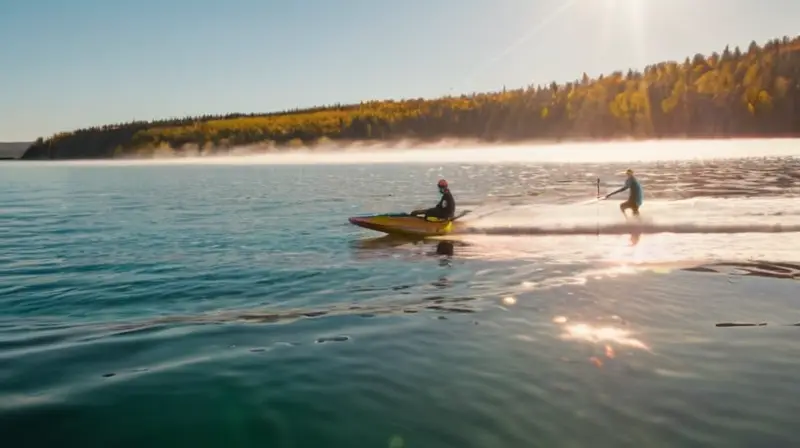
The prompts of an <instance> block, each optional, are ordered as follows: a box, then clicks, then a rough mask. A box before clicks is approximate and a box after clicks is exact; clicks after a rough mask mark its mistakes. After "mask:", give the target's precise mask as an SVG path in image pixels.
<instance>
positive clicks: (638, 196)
mask: <svg viewBox="0 0 800 448" xmlns="http://www.w3.org/2000/svg"><path fill="white" fill-rule="evenodd" d="M625 174H626V175H627V176H628V178H627V179H625V185H623V186H622V188H620V189H619V190H616V191H612V192H611V193H609V194H607V195H606V197H605V198H606V199H608V198H609V197H611V196H613V195H615V194H617V193H621V192H623V191H625V190H628V189H630V191H631V192H630V195H629V196H628V200H627V201H625V202H623V203H621V204H620V205H619V209H620V211H621V212H622V214H623V215H625V217H626V218H627V217H628V214H627V213H626V212H625V211H626V210H627V209H631V210H632V211H633V216H639V207H641V206H642V202H643V201H644V190H643V189H642V184H640V183H639V180H638V179H636V177H635V176H634V175H633V170H631V169H629V170H627V171H625Z"/></svg>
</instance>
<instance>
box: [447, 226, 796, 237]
mask: <svg viewBox="0 0 800 448" xmlns="http://www.w3.org/2000/svg"><path fill="white" fill-rule="evenodd" d="M789 232H800V224H788V225H784V224H757V223H749V224H713V225H708V224H706V225H703V224H693V223H680V224H678V223H675V224H672V223H670V224H655V223H641V224H634V223H622V224H595V225H573V226H557V225H554V226H530V227H528V226H491V227H489V226H487V227H464V228H462V229H459V230H458V231H457V232H453V233H454V234H464V235H554V236H555V235H598V234H599V235H628V234H638V235H641V234H656V233H683V234H719V233H728V234H730V233H789Z"/></svg>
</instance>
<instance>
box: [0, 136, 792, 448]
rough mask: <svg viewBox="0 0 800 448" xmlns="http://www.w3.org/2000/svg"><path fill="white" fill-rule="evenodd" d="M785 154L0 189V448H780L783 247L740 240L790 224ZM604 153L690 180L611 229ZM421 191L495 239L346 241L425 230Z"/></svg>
mask: <svg viewBox="0 0 800 448" xmlns="http://www.w3.org/2000/svg"><path fill="white" fill-rule="evenodd" d="M797 147H798V145H797V143H796V142H794V141H791V140H783V141H770V142H763V141H753V142H742V141H726V142H691V143H680V144H679V143H674V142H660V143H644V144H626V145H619V146H615V145H614V144H608V145H604V146H589V145H584V146H579V145H576V146H574V147H571V148H570V147H563V146H562V147H542V148H528V149H519V148H517V149H509V148H482V149H481V150H480V152H479V151H477V150H476V151H474V152H472V153H470V152H469V151H471V150H470V149H469V148H467V149H463V148H462V149H455V150H445V149H441V150H430V149H429V150H426V151H425V152H408V153H403V152H397V151H391V150H388V149H384V150H382V151H383V152H381V155H377V153H364V152H360V153H355V152H354V153H349V154H346V155H341V154H340V155H338V156H337V157H338V159H337V160H336V161H335V163H332V164H329V165H320V164H317V165H313V164H312V162H317V163H319V162H320V161H324V160H327V161H331V159H330V157H332V156H328V155H315V156H314V157H310V156H309V155H308V154H307V155H305V156H304V157H310V158H309V159H307V160H304V162H305V163H303V164H301V165H299V166H286V165H285V164H284V162H286V163H288V162H287V161H288V160H292V159H291V158H292V157H295V158H298V157H299V156H297V155H287V156H280V155H276V156H273V155H270V156H261V157H230V158H224V159H211V158H206V159H182V160H171V161H157V162H145V161H135V162H131V161H124V162H107V161H102V162H100V161H97V162H65V163H61V162H56V163H41V162H32V163H27V162H25V163H22V162H18V163H9V164H3V165H0V187H2V191H3V193H4V194H3V195H2V196H0V212H1V213H0V226H1V227H2V229H3V232H2V233H1V234H0V278H2V280H3V281H2V283H1V284H0V429H2V434H3V435H4V439H3V441H4V442H6V443H7V444H8V445H9V446H53V445H89V446H136V447H140V446H170V447H174V446H256V445H258V446H320V445H332V446H387V445H391V444H394V445H391V446H400V445H401V444H402V445H403V446H418V447H442V446H464V447H471V446H475V447H485V446H519V447H523V446H524V447H530V446H614V447H619V446H636V447H638V446H700V445H713V446H789V445H791V443H793V440H794V428H795V417H794V416H795V415H797V414H798V412H799V411H800V405H798V404H797V400H795V399H794V398H793V397H794V390H795V384H796V381H795V377H796V371H797V368H798V367H800V366H799V365H798V362H797V359H800V358H799V357H798V355H800V349H798V348H797V344H796V337H797V331H798V327H794V326H790V325H792V324H794V323H796V322H797V321H800V316H796V315H793V314H792V313H793V312H794V310H796V308H797V307H796V301H797V298H798V297H800V294H798V293H799V292H800V287H798V285H799V284H798V282H797V279H799V278H800V264H798V262H800V254H799V252H798V247H800V244H797V243H798V242H800V233H797V232H790V231H784V232H781V233H754V231H755V230H758V228H757V226H761V227H764V228H773V227H774V226H781V227H782V229H784V230H787V229H788V230H791V226H795V225H798V224H800V208H798V205H797V203H798V202H797V198H798V196H800V191H798V188H797V187H798V185H797V182H798V180H800V167H799V166H798V159H797V158H796V156H797V155H798V153H800V151H798V150H797V149H796V148H797ZM615 148H616V149H615ZM609 149H615V151H619V152H618V153H615V152H613V151H612V152H611V153H609V152H608V150H609ZM487 151H491V156H487ZM626 151H627V154H632V153H635V154H636V156H637V158H639V159H647V158H651V159H652V158H653V157H651V155H652V154H654V153H661V154H669V155H670V156H671V157H672V156H673V155H676V154H677V155H678V156H679V155H680V153H681V152H683V153H685V155H686V157H685V158H683V160H678V161H650V162H645V161H642V162H635V163H634V162H631V165H630V166H632V167H633V168H634V169H635V170H636V172H637V176H639V178H640V180H642V182H643V184H644V186H645V188H646V202H645V206H644V207H643V208H642V213H643V220H644V222H645V225H646V226H649V227H648V228H647V229H648V231H646V232H638V233H637V232H629V230H630V229H627V228H620V227H619V226H620V224H621V223H622V221H623V218H622V216H621V214H620V212H619V210H618V209H617V204H618V202H619V200H622V199H624V196H623V197H620V198H619V200H617V198H614V199H613V200H610V201H603V202H598V203H592V202H591V200H592V199H594V198H595V196H596V184H595V182H596V179H597V178H598V177H599V178H600V179H601V188H602V191H603V192H606V191H611V190H613V189H615V188H616V187H618V186H619V185H621V182H622V179H623V177H622V176H621V175H620V173H621V172H622V171H624V169H625V168H627V167H629V165H628V163H627V162H626V163H599V162H598V161H597V160H599V159H600V158H601V157H602V156H603V155H604V154H607V155H609V157H610V158H612V159H613V158H615V157H616V158H617V159H618V160H624V157H623V155H624V154H625V153H626ZM768 152H773V154H770V157H768V158H764V157H759V158H755V159H736V160H723V159H721V158H720V156H721V155H723V154H736V155H741V154H749V155H753V154H760V155H766V154H767V153H768ZM775 152H778V153H779V152H783V154H775ZM469 154H473V155H472V156H470V155H469ZM620 154H622V155H620ZM418 155H420V156H421V159H424V160H414V161H413V162H414V163H405V164H396V163H389V162H391V161H392V160H394V161H406V162H411V160H410V158H411V157H417V156H418ZM578 155H580V156H581V158H579V160H580V161H582V163H579V164H571V163H566V162H564V160H563V159H565V158H569V157H577V156H578ZM373 156H374V157H376V158H378V159H380V160H379V161H381V162H385V163H381V164H370V163H369V161H370V160H371V159H370V157H373ZM498 156H499V157H498ZM778 156H782V157H778ZM437 157H438V158H439V159H438V161H436V162H434V160H437V159H436V158H437ZM469 157H474V159H473V160H472V162H470V159H469ZM504 157H505V159H507V160H511V159H515V160H514V162H513V163H505V162H502V161H503V160H504V159H503V158H504ZM698 157H700V158H698ZM559 158H560V159H561V161H558V159H559ZM592 158H595V159H596V160H595V161H592ZM661 158H662V159H663V158H664V157H663V156H662V157H661ZM487 159H491V160H490V161H487ZM297 161H298V160H296V159H295V162H297ZM476 161H480V162H481V163H473V162H476ZM547 161H549V162H547ZM576 161H577V160H576ZM276 162H277V163H276ZM486 162H489V163H486ZM546 162H547V163H546ZM344 163H346V165H345V164H344ZM442 176H443V177H446V178H447V179H448V180H449V181H450V183H451V185H452V188H453V191H454V193H455V194H456V198H457V201H458V204H459V207H462V208H470V209H473V213H472V214H471V216H472V217H473V218H474V219H472V220H468V223H469V226H470V228H472V229H476V230H480V229H482V230H484V231H485V230H486V229H495V232H494V233H495V234H493V235H487V234H485V233H491V232H483V233H484V234H481V233H480V232H474V233H471V234H464V235H457V236H454V237H447V238H442V239H438V240H432V241H428V242H423V243H416V244H415V243H410V242H407V241H397V240H393V239H386V238H378V236H379V235H378V234H376V233H374V232H368V231H365V230H362V229H358V228H355V227H354V226H351V225H349V224H348V223H347V217H348V216H352V215H356V214H362V213H378V212H387V211H401V210H408V209H411V208H418V207H420V206H424V205H426V204H431V203H433V202H435V200H436V197H435V187H434V186H435V182H436V180H437V179H438V178H439V177H442ZM481 216H482V217H481ZM770 226H773V227H770ZM514 228H516V229H529V230H530V229H562V230H563V229H584V230H587V232H574V231H573V232H572V233H573V234H570V232H568V231H562V232H561V233H566V234H561V235H556V234H553V233H558V232H550V234H538V235H530V234H519V233H524V232H517V234H509V233H511V232H507V231H508V230H509V229H514ZM592 228H594V229H599V231H596V233H595V234H591V231H590V229H592ZM614 229H616V230H617V231H612V230H614ZM676 229H688V230H691V233H681V232H676V231H675V230H676ZM719 229H727V230H729V231H730V232H728V233H723V232H720V231H719ZM670 230H672V231H671V232H670ZM715 230H716V231H715ZM504 232H505V233H504ZM528 233H532V232H528ZM540 233H541V232H540ZM545 233H546V232H545ZM574 233H586V234H574ZM721 322H744V323H747V322H755V323H766V324H767V325H766V326H758V327H742V328H737V327H716V326H715V325H716V324H718V323H721ZM743 403H746V405H743ZM43 425H45V426H43ZM42 427H46V428H47V430H46V431H43V430H41V428H42Z"/></svg>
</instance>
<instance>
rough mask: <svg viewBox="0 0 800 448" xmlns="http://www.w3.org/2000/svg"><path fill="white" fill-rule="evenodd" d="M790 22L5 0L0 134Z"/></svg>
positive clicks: (522, 7) (771, 28)
mask: <svg viewBox="0 0 800 448" xmlns="http://www.w3.org/2000/svg"><path fill="white" fill-rule="evenodd" d="M798 24H800V1H795V0H761V1H755V0H573V1H569V0H425V1H423V0H372V1H368V0H227V1H225V2H222V1H219V0H213V1H211V0H160V1H156V0H138V1H130V0H0V141H18V140H32V139H35V138H36V137H39V136H45V137H46V136H49V135H51V134H53V133H54V132H60V131H67V130H72V129H75V128H78V127H86V126H92V125H100V124H106V123H115V122H120V121H128V120H131V119H154V118H163V117H171V116H185V115H197V114H203V113H227V112H265V111H273V110H280V109H286V108H292V107H305V106H312V105H318V104H330V103H336V102H342V103H347V102H357V101H359V100H367V99H382V98H404V97H431V96H440V95H445V94H457V93H462V92H472V91H486V90H495V89H498V88H502V86H503V85H506V86H508V87H519V86H523V85H527V84H531V83H542V84H543V83H549V82H550V81H553V80H555V81H567V80H572V79H577V78H578V77H580V76H581V74H582V73H583V72H584V71H585V72H587V73H588V74H589V75H591V76H596V75H598V74H600V73H607V72H611V71H614V70H620V69H621V70H625V69H627V68H629V67H633V68H641V67H643V66H644V65H646V64H648V63H652V62H657V61H661V60H665V59H674V60H683V58H684V57H685V56H692V55H694V54H695V53H698V52H700V53H710V52H711V51H713V50H718V51H719V50H721V49H722V48H724V46H725V44H728V43H729V44H731V45H732V46H733V45H739V46H741V47H742V48H743V49H744V48H746V47H747V45H748V44H749V42H750V41H751V40H756V41H757V42H759V43H761V42H762V41H764V40H767V39H769V38H772V37H775V36H783V35H794V34H796V33H798V28H797V25H798Z"/></svg>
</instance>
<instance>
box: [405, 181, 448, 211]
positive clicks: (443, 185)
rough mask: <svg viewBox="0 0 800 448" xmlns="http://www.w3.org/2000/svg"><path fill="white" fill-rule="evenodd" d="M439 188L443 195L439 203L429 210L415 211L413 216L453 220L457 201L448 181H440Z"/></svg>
mask: <svg viewBox="0 0 800 448" xmlns="http://www.w3.org/2000/svg"><path fill="white" fill-rule="evenodd" d="M438 187H439V193H441V195H442V198H441V199H439V203H438V204H436V206H435V207H433V208H429V209H427V210H414V211H413V212H411V214H412V215H421V214H425V217H426V218H439V219H453V217H454V216H455V215H456V201H455V199H453V193H451V192H450V188H449V187H448V186H447V181H446V180H444V179H441V180H439V184H438Z"/></svg>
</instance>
